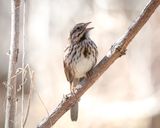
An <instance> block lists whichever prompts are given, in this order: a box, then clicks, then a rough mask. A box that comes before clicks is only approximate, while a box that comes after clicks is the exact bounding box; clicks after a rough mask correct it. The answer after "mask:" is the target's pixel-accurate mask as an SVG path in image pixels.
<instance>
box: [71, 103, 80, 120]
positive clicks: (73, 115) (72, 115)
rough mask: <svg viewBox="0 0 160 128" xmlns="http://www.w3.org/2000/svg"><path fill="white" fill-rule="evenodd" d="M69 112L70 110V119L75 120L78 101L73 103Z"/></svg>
mask: <svg viewBox="0 0 160 128" xmlns="http://www.w3.org/2000/svg"><path fill="white" fill-rule="evenodd" d="M70 112H71V120H72V121H77V119H78V102H77V103H75V104H74V105H73V107H72V108H71V110H70Z"/></svg>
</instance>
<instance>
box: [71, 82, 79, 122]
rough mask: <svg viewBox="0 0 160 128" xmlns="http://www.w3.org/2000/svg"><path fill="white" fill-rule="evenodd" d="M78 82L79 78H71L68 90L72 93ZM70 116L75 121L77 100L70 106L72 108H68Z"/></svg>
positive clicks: (76, 117)
mask: <svg viewBox="0 0 160 128" xmlns="http://www.w3.org/2000/svg"><path fill="white" fill-rule="evenodd" d="M78 82H79V79H74V80H73V82H72V83H71V85H70V86H71V88H70V90H71V92H72V93H75V88H76V86H77V84H78ZM70 114H71V115H70V116H71V120H72V121H77V119H78V102H76V103H75V104H74V105H73V106H72V108H71V110H70Z"/></svg>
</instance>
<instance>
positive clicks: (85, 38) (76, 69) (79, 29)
mask: <svg viewBox="0 0 160 128" xmlns="http://www.w3.org/2000/svg"><path fill="white" fill-rule="evenodd" d="M90 23H91V22H88V23H79V24H76V25H75V27H74V28H73V29H72V30H71V32H70V36H69V43H70V44H69V46H68V47H67V48H66V50H65V57H64V61H63V63H64V71H65V74H66V77H67V80H68V81H69V82H70V91H71V92H72V93H74V92H75V88H76V85H77V84H78V82H79V81H80V79H81V78H83V77H86V73H87V72H88V71H89V70H91V69H92V68H93V67H94V66H95V64H96V62H97V55H98V51H97V46H96V45H95V43H94V42H93V41H92V40H91V39H90V38H89V34H88V32H89V31H90V30H91V29H93V27H91V28H87V26H88V24H90ZM77 118H78V102H77V103H76V104H75V105H74V106H73V107H72V108H71V120H72V121H77Z"/></svg>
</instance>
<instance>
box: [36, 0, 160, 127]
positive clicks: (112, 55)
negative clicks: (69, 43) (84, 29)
mask: <svg viewBox="0 0 160 128" xmlns="http://www.w3.org/2000/svg"><path fill="white" fill-rule="evenodd" d="M159 4H160V0H151V1H150V2H149V3H148V4H147V6H146V7H145V9H144V10H143V11H142V13H141V14H140V16H139V17H138V18H137V19H136V20H135V22H134V23H133V24H132V25H131V26H130V28H129V29H128V31H127V32H126V33H125V34H124V35H123V36H122V37H121V38H120V40H118V41H117V42H115V43H114V44H113V45H112V46H111V48H110V49H109V51H108V53H107V55H106V56H104V57H103V59H102V60H101V61H100V62H99V63H98V64H97V65H96V67H95V68H94V69H93V70H92V71H90V72H89V74H90V77H88V78H86V79H83V80H82V81H81V82H80V83H79V86H78V87H77V88H76V89H77V92H76V93H75V95H71V94H68V95H67V96H66V97H64V98H63V99H62V101H61V103H60V104H59V105H58V107H57V108H56V109H55V110H54V111H53V112H52V113H51V114H50V115H49V116H48V117H47V118H45V119H43V120H42V122H40V124H39V125H38V126H37V128H50V127H51V126H52V125H54V124H55V123H56V121H57V120H58V119H59V118H60V117H61V116H62V115H63V114H64V113H65V112H67V111H68V110H69V109H70V108H71V106H72V105H74V104H75V103H76V102H77V101H78V99H79V98H80V97H81V96H82V95H83V94H84V93H85V92H86V91H87V90H88V89H89V88H90V87H91V86H92V85H93V84H94V83H95V81H96V80H97V79H98V78H99V77H100V76H101V75H102V74H103V73H104V72H105V71H106V70H107V69H108V68H109V67H110V65H111V64H112V63H113V62H114V61H115V60H116V59H118V58H119V57H121V56H122V55H125V52H126V48H127V46H128V45H129V43H130V42H131V40H132V39H133V38H134V37H135V36H136V34H137V33H138V32H139V31H140V29H141V28H142V27H143V25H144V24H145V23H146V22H147V20H148V19H149V18H150V16H151V15H152V14H153V13H154V11H155V9H156V8H157V7H158V6H159Z"/></svg>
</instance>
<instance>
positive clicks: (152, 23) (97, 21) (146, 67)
mask: <svg viewBox="0 0 160 128" xmlns="http://www.w3.org/2000/svg"><path fill="white" fill-rule="evenodd" d="M147 2H148V0H67V1H66V0H41V1H39V0H27V3H26V36H25V64H28V65H30V67H31V69H32V70H33V71H34V72H35V77H34V87H32V91H33V93H32V95H31V104H30V111H29V115H28V120H27V122H26V126H25V127H26V128H35V127H36V126H37V124H38V123H39V122H40V121H41V120H42V119H43V118H44V117H47V115H48V114H47V111H46V109H45V106H46V108H47V110H48V112H51V111H53V110H54V109H55V108H56V107H57V105H58V104H59V102H60V101H61V99H62V98H63V95H65V94H67V93H69V83H68V82H67V80H66V78H65V74H64V71H63V52H64V49H65V47H66V46H67V43H68V37H69V32H70V30H71V29H72V27H73V26H74V25H75V24H76V23H79V22H89V21H91V22H92V24H91V25H90V26H92V27H94V29H93V30H92V31H91V32H90V36H91V39H92V40H94V42H95V43H96V44H97V46H98V50H99V57H98V60H101V59H102V57H103V56H104V55H106V54H107V51H108V49H109V48H110V47H111V45H112V44H113V43H114V42H115V41H116V40H118V39H119V38H120V37H121V36H122V35H123V34H124V32H126V31H127V29H128V27H129V26H130V24H131V23H132V22H134V20H135V18H136V17H137V16H138V15H139V14H140V12H141V11H142V9H143V8H144V7H145V5H146V4H147ZM10 14H11V13H10V1H9V0H0V17H1V18H0V117H1V118H0V127H1V128H2V127H4V114H5V97H6V87H5V84H4V83H5V82H6V80H7V72H8V60H9V56H7V52H8V50H9V47H10V46H9V44H10V22H11V21H10ZM159 34H160V8H158V9H157V10H156V11H155V13H154V14H153V15H152V17H151V18H150V20H149V21H148V22H147V23H146V25H145V26H144V27H143V29H142V30H141V31H140V32H139V33H138V34H137V36H136V37H135V38H134V39H133V41H132V43H131V44H130V45H129V47H128V50H127V54H126V56H123V57H121V58H120V59H118V60H117V61H116V62H115V63H114V64H113V65H111V67H110V68H109V69H108V70H107V71H106V72H105V73H104V74H103V75H102V76H101V77H100V79H99V80H98V81H97V82H96V83H95V84H94V86H92V87H91V88H90V89H89V90H88V91H87V92H86V93H85V94H84V95H83V96H82V98H81V100H80V110H79V119H78V121H77V122H74V123H73V122H71V121H70V113H69V112H67V113H66V114H64V115H63V117H62V118H60V119H59V120H58V122H57V123H56V124H55V125H54V127H55V128H64V127H65V128H160V102H159V101H160V36H159ZM19 57H20V58H19V61H21V59H22V47H21V45H20V56H19ZM18 67H21V63H19V66H18ZM18 80H19V79H18ZM18 83H19V84H20V81H19V82H18ZM29 83H30V82H27V83H26V84H25V90H26V91H25V110H26V108H27V107H26V106H27V105H26V104H27V98H28V94H29V89H30V84H29ZM18 94H20V92H19V93H18ZM42 101H43V103H42ZM17 103H18V110H17V115H16V117H17V126H19V125H20V117H21V111H20V104H21V97H20V96H19V95H18V101H17ZM43 104H44V105H45V106H44V105H43Z"/></svg>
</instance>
